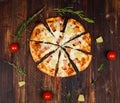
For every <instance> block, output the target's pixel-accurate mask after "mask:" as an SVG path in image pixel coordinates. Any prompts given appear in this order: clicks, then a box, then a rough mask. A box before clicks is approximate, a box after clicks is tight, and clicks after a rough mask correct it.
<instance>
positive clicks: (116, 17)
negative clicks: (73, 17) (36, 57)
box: [0, 0, 120, 103]
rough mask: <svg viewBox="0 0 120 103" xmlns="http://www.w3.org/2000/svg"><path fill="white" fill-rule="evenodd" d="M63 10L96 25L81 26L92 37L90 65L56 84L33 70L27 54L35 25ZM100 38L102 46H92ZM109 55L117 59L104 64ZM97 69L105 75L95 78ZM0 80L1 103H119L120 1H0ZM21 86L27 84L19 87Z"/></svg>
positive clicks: (58, 79) (53, 79) (99, 73)
mask: <svg viewBox="0 0 120 103" xmlns="http://www.w3.org/2000/svg"><path fill="white" fill-rule="evenodd" d="M44 5H46V8H45V10H44V12H42V13H41V16H39V17H37V18H36V19H34V20H33V21H32V22H31V23H30V24H29V25H28V26H27V28H26V29H25V30H24V31H23V32H22V34H21V37H20V38H19V39H16V38H14V34H15V32H16V30H17V28H18V27H19V26H20V25H21V24H22V23H23V21H24V20H26V19H27V18H28V17H30V16H32V15H33V14H34V13H35V12H36V11H38V10H40V9H41V8H42V7H43V6H44ZM63 7H73V8H74V9H75V10H83V11H84V14H85V16H86V17H89V18H92V19H94V21H95V23H94V24H90V23H87V22H84V21H83V22H82V23H83V25H84V27H85V28H86V30H87V31H89V32H90V33H91V36H92V54H93V59H92V62H91V64H90V65H89V67H88V68H87V69H86V70H85V71H83V72H81V73H79V74H78V75H76V76H73V77H69V78H56V77H50V76H48V75H46V74H44V73H42V72H40V71H39V70H38V69H37V68H36V65H35V62H34V61H33V59H32V57H31V54H30V50H29V38H30V35H31V32H32V30H33V28H34V26H35V25H36V24H37V23H38V22H40V21H43V20H45V18H46V17H52V16H53V15H57V14H56V13H55V12H54V11H53V9H54V8H63ZM99 36H102V37H103V40H104V41H103V43H101V44H98V43H96V38H98V37H99ZM13 42H17V43H19V46H20V49H19V51H18V52H17V53H11V52H10V51H9V45H10V44H11V43H13ZM109 50H114V51H115V52H116V53H117V58H116V60H114V61H109V60H107V59H106V52H107V51H109ZM5 61H9V62H12V63H15V64H17V65H19V66H20V67H22V68H24V70H25V71H26V74H27V75H26V76H25V77H24V76H22V75H21V74H19V73H18V72H17V71H16V69H14V68H13V67H12V66H10V65H9V64H8V63H6V62H5ZM101 64H103V70H102V71H101V72H98V67H99V65H101ZM96 78H97V81H96V82H95V83H94V84H92V81H93V80H95V79H96ZM0 79H1V80H0V103H80V102H78V96H79V95H80V94H83V95H84V97H85V101H84V102H83V103H120V0H0ZM19 81H25V82H26V84H25V85H24V86H22V87H19V86H18V82H19ZM45 90H50V91H52V92H53V99H52V101H50V102H45V101H44V100H43V99H42V98H41V93H42V91H45Z"/></svg>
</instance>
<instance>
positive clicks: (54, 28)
mask: <svg viewBox="0 0 120 103" xmlns="http://www.w3.org/2000/svg"><path fill="white" fill-rule="evenodd" d="M46 24H47V26H46V25H44V24H43V23H40V24H38V25H37V26H35V28H34V29H33V32H32V34H31V38H30V45H29V46H30V52H31V55H32V58H33V60H34V61H35V63H36V65H37V68H38V69H39V70H40V71H42V72H44V73H46V74H48V75H50V76H55V77H70V76H74V75H77V74H78V73H79V72H81V71H83V70H85V69H86V68H88V66H89V64H90V62H91V60H92V54H91V35H90V33H89V32H86V31H85V28H84V27H83V25H82V24H81V23H80V22H78V21H77V20H75V19H73V18H69V19H68V20H67V22H65V20H64V18H62V17H54V18H48V19H46Z"/></svg>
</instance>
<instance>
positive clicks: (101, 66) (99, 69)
mask: <svg viewBox="0 0 120 103" xmlns="http://www.w3.org/2000/svg"><path fill="white" fill-rule="evenodd" d="M103 66H104V64H100V65H99V67H98V72H101V71H103Z"/></svg>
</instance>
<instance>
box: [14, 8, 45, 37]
mask: <svg viewBox="0 0 120 103" xmlns="http://www.w3.org/2000/svg"><path fill="white" fill-rule="evenodd" d="M45 7H46V6H44V7H43V8H42V9H40V10H39V11H38V12H36V13H35V14H34V15H33V16H31V17H29V18H28V19H26V20H25V21H24V22H23V24H22V25H21V26H20V27H19V28H18V30H17V31H16V33H15V38H19V37H20V35H21V33H22V31H23V30H25V28H26V27H27V26H28V25H29V24H30V23H31V21H32V20H33V19H35V18H36V17H37V16H38V15H39V14H40V13H41V12H42V11H43V10H44V9H45Z"/></svg>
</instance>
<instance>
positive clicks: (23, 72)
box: [7, 62, 26, 76]
mask: <svg viewBox="0 0 120 103" xmlns="http://www.w3.org/2000/svg"><path fill="white" fill-rule="evenodd" d="M7 63H8V64H9V65H11V66H12V67H13V68H15V69H16V70H17V71H18V72H19V73H20V74H22V75H24V76H26V73H25V70H24V69H23V68H21V67H19V66H18V65H16V64H14V63H11V62H7Z"/></svg>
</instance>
